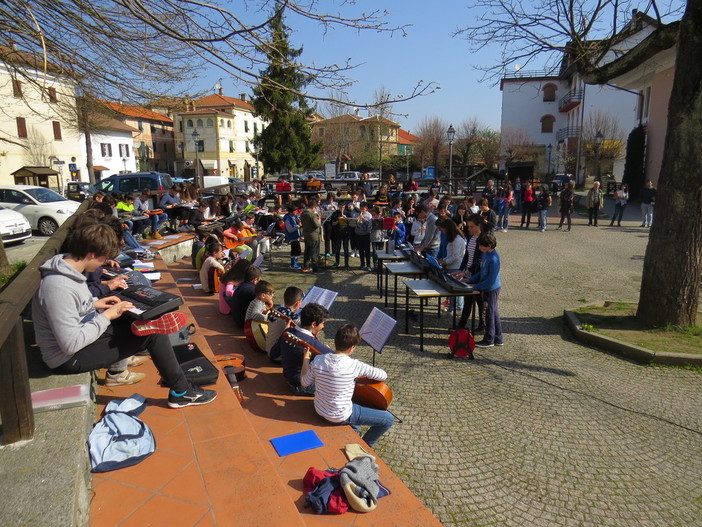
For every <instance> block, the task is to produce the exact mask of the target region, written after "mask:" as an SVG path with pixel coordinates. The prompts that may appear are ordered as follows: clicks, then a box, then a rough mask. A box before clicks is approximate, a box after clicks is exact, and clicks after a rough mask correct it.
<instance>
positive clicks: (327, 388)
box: [300, 353, 388, 423]
mask: <svg viewBox="0 0 702 527" xmlns="http://www.w3.org/2000/svg"><path fill="white" fill-rule="evenodd" d="M356 377H367V378H369V379H374V380H376V381H384V380H385V379H387V378H388V374H387V373H385V371H383V370H381V369H380V368H374V367H373V366H370V365H368V364H366V363H365V362H361V361H359V360H356V359H352V358H351V357H349V356H348V355H344V354H340V353H328V354H326V355H317V356H316V357H314V359H313V360H312V361H311V362H310V365H309V369H308V370H307V373H306V374H305V375H303V376H302V377H301V378H300V383H301V384H302V386H309V385H310V384H312V383H314V385H315V390H314V409H315V410H316V411H317V413H318V414H319V415H321V416H322V417H324V418H325V419H326V420H327V421H330V422H332V423H342V422H344V421H346V420H347V419H348V418H349V417H350V416H351V410H352V407H353V403H352V402H351V397H352V396H353V390H354V388H355V380H356Z"/></svg>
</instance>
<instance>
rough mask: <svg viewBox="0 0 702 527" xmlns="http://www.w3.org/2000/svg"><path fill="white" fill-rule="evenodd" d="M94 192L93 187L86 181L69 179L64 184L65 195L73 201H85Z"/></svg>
mask: <svg viewBox="0 0 702 527" xmlns="http://www.w3.org/2000/svg"><path fill="white" fill-rule="evenodd" d="M95 192H96V190H95V187H94V186H93V185H92V184H90V183H88V182H86V181H69V182H68V184H67V185H66V197H67V198H68V199H72V200H73V201H85V200H86V199H87V198H89V197H91V196H92V195H93V194H95Z"/></svg>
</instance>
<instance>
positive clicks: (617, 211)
mask: <svg viewBox="0 0 702 527" xmlns="http://www.w3.org/2000/svg"><path fill="white" fill-rule="evenodd" d="M625 208H626V205H622V204H621V203H615V204H614V215H613V216H612V221H611V222H610V225H614V222H615V221H616V222H617V225H621V224H622V217H623V216H624V209H625Z"/></svg>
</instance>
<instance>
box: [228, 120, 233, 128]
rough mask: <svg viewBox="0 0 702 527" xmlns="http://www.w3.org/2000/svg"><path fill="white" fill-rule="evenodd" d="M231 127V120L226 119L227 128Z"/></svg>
mask: <svg viewBox="0 0 702 527" xmlns="http://www.w3.org/2000/svg"><path fill="white" fill-rule="evenodd" d="M231 127H232V122H231V120H229V119H227V128H231Z"/></svg>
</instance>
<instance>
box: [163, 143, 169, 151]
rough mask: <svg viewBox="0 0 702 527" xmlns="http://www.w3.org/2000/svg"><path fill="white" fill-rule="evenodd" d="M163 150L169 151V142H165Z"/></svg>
mask: <svg viewBox="0 0 702 527" xmlns="http://www.w3.org/2000/svg"><path fill="white" fill-rule="evenodd" d="M163 151H164V152H168V143H163Z"/></svg>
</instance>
